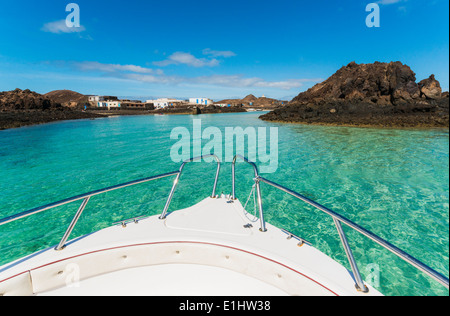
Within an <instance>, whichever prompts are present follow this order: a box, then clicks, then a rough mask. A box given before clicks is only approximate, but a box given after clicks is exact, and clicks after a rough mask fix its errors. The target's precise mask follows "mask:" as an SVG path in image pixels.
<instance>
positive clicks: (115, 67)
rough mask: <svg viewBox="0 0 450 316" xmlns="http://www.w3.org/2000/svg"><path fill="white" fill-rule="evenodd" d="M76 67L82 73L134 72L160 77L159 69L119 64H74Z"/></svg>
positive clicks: (93, 62) (87, 62)
mask: <svg viewBox="0 0 450 316" xmlns="http://www.w3.org/2000/svg"><path fill="white" fill-rule="evenodd" d="M75 64H76V66H77V67H78V68H79V69H80V70H83V71H90V70H92V71H100V72H116V71H119V72H134V73H141V74H158V75H162V74H163V71H162V70H161V69H156V70H155V69H151V68H145V67H141V66H136V65H119V64H102V63H99V62H96V61H85V62H79V63H75Z"/></svg>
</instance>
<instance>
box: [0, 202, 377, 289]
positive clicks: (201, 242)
mask: <svg viewBox="0 0 450 316" xmlns="http://www.w3.org/2000/svg"><path fill="white" fill-rule="evenodd" d="M248 223H250V221H249V219H248V218H247V217H246V216H245V215H244V210H243V207H242V205H241V203H240V202H239V201H238V200H236V201H234V203H228V200H227V199H225V198H207V199H205V200H203V201H201V202H200V203H198V204H197V205H194V206H192V207H190V208H187V209H184V210H178V211H175V212H172V213H170V214H168V216H167V218H166V219H165V220H160V219H159V218H158V216H153V217H149V218H146V219H143V220H141V221H139V223H137V224H136V223H130V224H128V225H127V227H126V228H123V227H122V226H121V225H120V224H119V225H117V226H112V227H109V228H106V229H103V230H101V231H98V232H96V233H93V234H90V235H87V236H83V237H81V238H77V239H75V240H72V241H70V242H68V243H67V247H66V248H65V249H63V250H62V251H55V250H54V249H53V248H51V249H46V250H43V251H41V252H38V253H36V254H34V255H31V256H28V257H26V258H24V259H21V260H18V261H16V262H14V263H11V264H8V265H6V266H3V267H0V296H1V295H120V296H124V295H169V296H170V295H174V296H201V295H205V296H211V295H213V296H225V295H227V296H259V295H266V296H276V295H339V296H341V295H362V296H368V295H380V293H379V292H378V291H376V290H375V289H373V288H372V287H370V286H369V285H367V286H368V287H369V289H370V291H369V293H361V292H358V291H356V289H355V281H354V279H353V277H352V274H351V272H349V271H348V270H347V269H346V268H344V267H343V266H341V265H340V264H338V263H337V262H335V261H334V260H332V259H331V258H329V257H328V256H326V255H324V254H323V253H321V252H320V251H318V250H317V249H315V248H313V247H311V246H309V245H307V244H303V245H302V246H298V241H297V240H295V239H294V238H292V239H287V235H286V233H284V232H283V231H282V230H280V229H279V228H276V227H274V226H272V225H270V224H267V225H266V227H267V232H260V231H259V222H255V223H252V225H253V227H250V228H246V227H244V225H246V224H248Z"/></svg>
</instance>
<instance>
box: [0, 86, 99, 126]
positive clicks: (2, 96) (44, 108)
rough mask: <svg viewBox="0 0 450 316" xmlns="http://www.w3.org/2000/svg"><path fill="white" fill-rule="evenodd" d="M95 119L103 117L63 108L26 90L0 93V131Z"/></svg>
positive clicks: (44, 97)
mask: <svg viewBox="0 0 450 316" xmlns="http://www.w3.org/2000/svg"><path fill="white" fill-rule="evenodd" d="M96 117H104V116H103V115H99V114H95V113H94V114H93V113H86V112H82V111H77V110H74V109H71V108H67V107H64V106H62V105H61V103H58V102H55V101H54V100H52V99H50V98H48V97H47V96H45V95H41V94H39V93H36V92H33V91H30V90H28V89H27V90H20V89H16V90H13V91H4V92H0V130H1V129H6V128H14V127H20V126H25V125H34V124H42V123H48V122H53V121H60V120H74V119H85V118H96Z"/></svg>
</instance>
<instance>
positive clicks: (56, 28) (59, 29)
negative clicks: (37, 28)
mask: <svg viewBox="0 0 450 316" xmlns="http://www.w3.org/2000/svg"><path fill="white" fill-rule="evenodd" d="M41 30H42V31H44V32H49V33H54V34H62V33H81V32H84V31H86V28H85V27H84V26H83V25H81V26H79V27H68V26H67V25H66V20H60V21H55V22H49V23H46V24H44V26H43V27H42V28H41Z"/></svg>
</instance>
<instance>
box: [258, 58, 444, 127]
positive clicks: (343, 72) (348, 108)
mask: <svg viewBox="0 0 450 316" xmlns="http://www.w3.org/2000/svg"><path fill="white" fill-rule="evenodd" d="M448 108H449V106H448V98H442V96H441V88H440V85H439V82H438V81H437V80H436V79H435V78H434V76H433V75H432V76H430V78H428V79H425V80H422V81H421V82H420V83H419V84H417V83H416V75H415V73H414V72H413V71H412V70H411V68H410V67H408V66H407V65H404V64H402V63H400V62H391V63H379V62H375V63H373V64H361V65H358V64H356V63H355V62H351V63H350V64H348V65H347V66H345V67H342V68H341V69H339V70H338V71H337V72H336V73H335V74H334V75H332V76H331V77H330V78H328V79H327V80H325V81H324V82H322V83H319V84H317V85H315V86H314V87H312V88H311V89H309V90H308V91H306V92H303V93H300V94H299V95H298V96H297V97H295V98H294V99H293V100H292V101H291V102H290V103H289V104H288V106H287V107H284V108H281V109H276V110H274V111H272V112H270V113H267V114H265V115H263V116H261V119H263V120H268V121H286V122H302V123H312V124H334V125H364V126H448V117H449V114H448V113H449V111H448Z"/></svg>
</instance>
